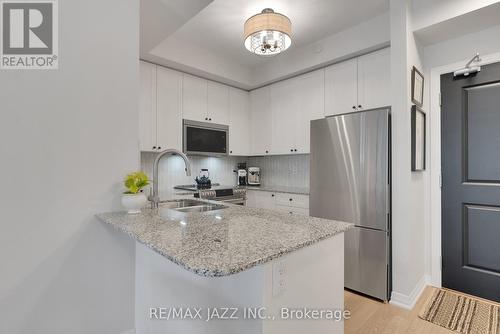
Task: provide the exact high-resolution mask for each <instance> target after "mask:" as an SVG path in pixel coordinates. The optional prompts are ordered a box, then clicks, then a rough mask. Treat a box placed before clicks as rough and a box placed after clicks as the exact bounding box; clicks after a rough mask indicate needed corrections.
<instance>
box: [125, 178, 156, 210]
mask: <svg viewBox="0 0 500 334" xmlns="http://www.w3.org/2000/svg"><path fill="white" fill-rule="evenodd" d="M149 183H150V181H149V178H148V176H147V175H146V174H145V173H143V172H134V173H130V174H128V175H127V176H126V177H125V179H124V181H123V184H124V185H125V187H126V188H127V191H125V192H124V193H123V195H122V205H123V206H124V207H125V209H127V212H128V213H129V214H137V213H140V212H141V209H142V208H143V207H144V206H145V205H146V203H147V202H148V199H147V197H146V195H145V194H144V192H143V189H144V187H146V186H147V185H149Z"/></svg>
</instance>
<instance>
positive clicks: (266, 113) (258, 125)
mask: <svg viewBox="0 0 500 334" xmlns="http://www.w3.org/2000/svg"><path fill="white" fill-rule="evenodd" d="M270 103H271V89H270V87H269V86H266V87H262V88H259V89H255V90H253V91H251V92H250V131H251V153H252V155H268V154H272V152H271V146H272V131H273V125H272V114H271V107H270ZM230 131H231V130H230Z"/></svg>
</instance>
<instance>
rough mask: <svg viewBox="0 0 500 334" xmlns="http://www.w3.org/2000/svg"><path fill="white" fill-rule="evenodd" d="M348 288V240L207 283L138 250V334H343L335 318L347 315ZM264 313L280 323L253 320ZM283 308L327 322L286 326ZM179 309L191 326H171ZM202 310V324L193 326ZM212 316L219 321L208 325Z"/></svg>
mask: <svg viewBox="0 0 500 334" xmlns="http://www.w3.org/2000/svg"><path fill="white" fill-rule="evenodd" d="M343 289H344V234H343V233H339V234H338V235H336V236H334V237H331V238H328V239H325V240H323V241H320V242H318V243H315V244H313V245H311V246H309V247H305V248H301V249H299V250H297V251H295V252H291V253H289V254H286V255H284V256H282V257H279V258H277V259H275V260H273V261H271V262H267V263H264V264H262V265H258V266H256V267H253V268H250V269H248V270H245V271H243V272H240V273H237V274H234V275H229V276H223V277H203V276H199V275H197V274H194V273H192V272H189V271H187V270H185V269H183V268H182V267H180V266H178V265H177V264H175V263H173V262H171V261H169V260H168V259H166V258H165V257H163V256H161V255H159V254H158V253H156V252H154V251H152V250H151V249H149V248H148V247H146V246H144V245H142V244H140V243H136V315H135V317H136V319H135V323H136V334H160V333H161V334H167V333H176V334H177V333H189V334H198V333H200V334H201V333H203V334H212V333H214V334H224V333H228V334H233V333H238V334H247V333H248V334H250V333H251V334H261V333H263V334H285V333H286V334H295V333H296V334H304V333H315V334H322V333H325V334H326V333H328V334H332V333H335V334H342V333H343V332H344V322H343V319H342V320H340V321H338V320H337V321H336V320H335V319H332V314H333V311H337V312H336V314H335V315H334V317H337V319H338V317H340V314H341V313H342V311H343V309H344V291H343ZM214 308H217V309H215V310H214ZM259 308H262V309H261V311H260V315H265V316H269V317H272V316H273V315H274V317H275V320H271V319H269V320H263V319H245V315H246V317H247V318H248V317H249V314H251V313H252V311H253V312H256V310H258V309H259ZM282 308H285V311H284V312H285V313H284V315H287V314H288V315H290V314H292V309H293V310H295V311H294V312H296V313H295V314H294V315H295V316H296V317H300V316H301V314H302V316H305V315H304V314H303V313H301V312H300V311H304V310H308V311H312V310H317V311H318V312H319V311H321V310H323V314H322V315H321V316H322V317H323V319H320V320H313V319H309V320H305V319H295V320H291V319H282V317H281V315H282ZM174 309H175V310H176V312H175V313H176V314H175V317H176V318H179V317H185V316H187V319H169V320H167V319H166V317H167V316H170V317H171V318H172V316H174V312H173V310H174ZM188 309H189V311H188ZM200 309H201V310H200ZM196 311H201V314H200V316H201V319H189V318H190V316H191V317H195V316H196V317H198V316H197V315H196ZM297 311H298V312H297ZM169 312H170V315H169ZM214 312H216V313H214ZM224 312H225V314H223V313H224ZM189 313H190V314H189ZM208 314H211V315H215V318H213V319H211V320H209V321H206V320H207V315H208ZM316 314H317V313H316ZM217 315H218V316H219V317H221V318H222V317H223V316H224V317H223V318H238V319H225V320H224V319H216V318H217ZM309 315H312V313H310V314H309ZM157 318H163V319H157Z"/></svg>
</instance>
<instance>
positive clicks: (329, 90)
mask: <svg viewBox="0 0 500 334" xmlns="http://www.w3.org/2000/svg"><path fill="white" fill-rule="evenodd" d="M357 101H358V60H357V59H351V60H347V61H344V62H341V63H338V64H334V65H332V66H330V67H327V68H326V69H325V116H330V115H338V114H345V113H348V112H352V111H356V108H357V103H358V102H357Z"/></svg>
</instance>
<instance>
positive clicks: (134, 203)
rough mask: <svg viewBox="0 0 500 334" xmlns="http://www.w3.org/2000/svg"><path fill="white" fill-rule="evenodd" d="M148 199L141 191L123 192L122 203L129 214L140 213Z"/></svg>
mask: <svg viewBox="0 0 500 334" xmlns="http://www.w3.org/2000/svg"><path fill="white" fill-rule="evenodd" d="M147 202H148V199H147V197H146V195H144V194H143V193H139V194H123V195H122V205H123V207H124V208H125V209H127V213H129V214H137V213H141V209H142V208H143V207H145V206H146V203H147Z"/></svg>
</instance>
